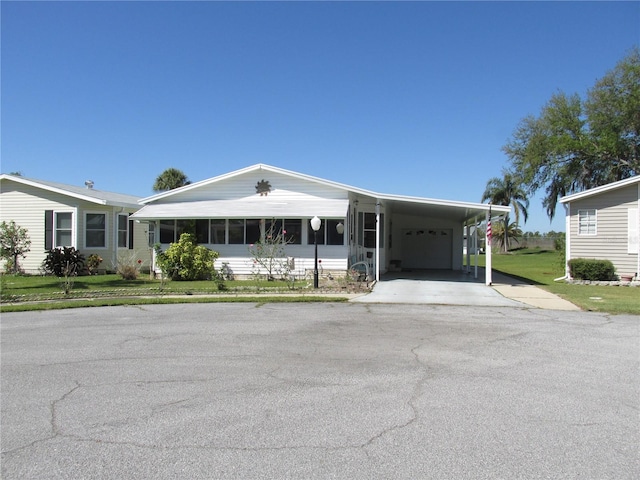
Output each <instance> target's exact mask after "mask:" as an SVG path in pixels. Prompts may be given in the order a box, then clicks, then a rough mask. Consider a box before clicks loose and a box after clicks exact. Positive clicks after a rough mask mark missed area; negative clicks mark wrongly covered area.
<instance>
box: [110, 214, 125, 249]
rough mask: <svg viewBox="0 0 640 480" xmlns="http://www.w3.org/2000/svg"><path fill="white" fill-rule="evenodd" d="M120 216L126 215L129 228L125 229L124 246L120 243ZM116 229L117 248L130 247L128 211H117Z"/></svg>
mask: <svg viewBox="0 0 640 480" xmlns="http://www.w3.org/2000/svg"><path fill="white" fill-rule="evenodd" d="M120 217H125V218H126V220H125V225H126V226H127V229H126V230H125V236H124V246H123V245H120V232H121V231H122V230H120ZM114 229H115V231H116V245H117V248H119V249H123V250H124V249H128V248H129V214H128V213H117V214H116V220H115V226H114Z"/></svg>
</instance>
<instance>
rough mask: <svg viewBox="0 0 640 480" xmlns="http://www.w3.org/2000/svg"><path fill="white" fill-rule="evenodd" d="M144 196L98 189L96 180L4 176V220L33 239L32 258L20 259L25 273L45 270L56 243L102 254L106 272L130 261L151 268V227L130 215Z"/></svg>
mask: <svg viewBox="0 0 640 480" xmlns="http://www.w3.org/2000/svg"><path fill="white" fill-rule="evenodd" d="M139 199H140V197H135V196H133V195H123V194H120V193H112V192H105V191H101V190H98V189H96V188H94V185H93V182H91V181H87V182H86V183H85V186H83V187H80V186H74V185H66V184H62V183H54V182H48V181H43V180H33V179H29V178H25V177H22V176H17V175H8V174H2V175H0V222H2V221H5V222H7V223H9V222H11V221H12V220H13V221H14V222H15V223H16V224H17V225H18V226H20V227H22V228H25V229H27V234H28V236H29V239H30V240H31V246H30V251H29V252H28V253H27V254H26V258H24V259H19V264H20V267H21V269H22V270H23V271H24V272H25V273H31V274H37V273H39V272H40V268H41V265H42V261H43V260H44V258H45V256H46V251H47V250H50V249H51V248H55V247H74V248H76V249H78V250H79V251H80V252H81V253H82V254H83V255H85V257H88V256H89V255H91V254H97V255H99V256H100V257H101V258H102V259H103V263H102V264H101V267H102V268H104V269H105V270H110V269H114V270H115V267H116V264H117V262H118V261H124V260H127V261H135V262H136V263H137V262H138V260H141V264H142V265H143V266H147V267H149V266H150V261H151V251H150V248H149V242H148V235H147V231H146V229H147V226H146V225H142V224H138V223H136V222H134V221H133V220H132V219H131V218H130V216H131V214H132V213H134V212H135V211H136V210H138V209H139V208H140V205H139V204H138V200H139ZM123 257H127V258H126V259H125V258H123ZM129 257H131V258H129Z"/></svg>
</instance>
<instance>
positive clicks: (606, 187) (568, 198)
mask: <svg viewBox="0 0 640 480" xmlns="http://www.w3.org/2000/svg"><path fill="white" fill-rule="evenodd" d="M634 183H638V184H639V185H640V175H636V176H634V177H630V178H625V179H624V180H619V181H617V182H613V183H608V184H606V185H601V186H599V187H595V188H591V189H589V190H584V191H582V192H578V193H573V194H571V195H567V196H565V197H562V198H561V199H560V200H559V202H560V203H568V202H572V201H574V200H579V199H582V198H586V197H590V196H592V195H598V194H600V193H604V192H608V191H610V190H615V189H617V188H622V187H626V186H628V185H632V184H634Z"/></svg>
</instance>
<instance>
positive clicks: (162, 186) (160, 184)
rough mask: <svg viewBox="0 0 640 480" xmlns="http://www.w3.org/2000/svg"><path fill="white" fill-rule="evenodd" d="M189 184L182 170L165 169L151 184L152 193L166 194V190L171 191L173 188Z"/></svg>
mask: <svg viewBox="0 0 640 480" xmlns="http://www.w3.org/2000/svg"><path fill="white" fill-rule="evenodd" d="M190 183H191V182H190V181H189V179H188V178H187V176H186V175H185V173H184V172H183V171H182V170H178V169H177V168H167V169H166V170H165V171H164V172H162V173H161V174H160V175H158V177H157V178H156V181H155V183H154V184H153V191H154V192H166V191H167V190H173V189H174V188H179V187H184V186H185V185H189V184H190Z"/></svg>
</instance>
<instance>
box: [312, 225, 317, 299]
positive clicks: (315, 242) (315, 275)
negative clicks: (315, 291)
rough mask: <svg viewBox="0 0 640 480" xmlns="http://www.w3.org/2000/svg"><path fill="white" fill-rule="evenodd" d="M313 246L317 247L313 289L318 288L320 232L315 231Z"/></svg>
mask: <svg viewBox="0 0 640 480" xmlns="http://www.w3.org/2000/svg"><path fill="white" fill-rule="evenodd" d="M313 244H314V245H315V251H316V254H315V263H314V267H313V288H318V232H317V231H316V230H314V231H313Z"/></svg>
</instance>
